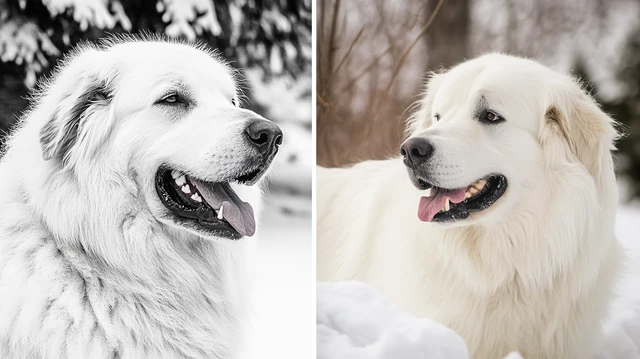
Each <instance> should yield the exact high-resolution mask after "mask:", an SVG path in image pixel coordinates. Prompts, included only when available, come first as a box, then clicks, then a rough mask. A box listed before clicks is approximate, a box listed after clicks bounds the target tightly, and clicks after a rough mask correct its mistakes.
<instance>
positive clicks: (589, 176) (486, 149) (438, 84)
mask: <svg viewBox="0 0 640 359" xmlns="http://www.w3.org/2000/svg"><path fill="white" fill-rule="evenodd" d="M481 95H484V96H485V100H486V103H487V104H488V105H489V106H490V107H491V108H492V109H493V110H496V111H497V112H499V113H500V114H501V115H503V116H504V118H505V119H506V122H503V123H500V124H493V125H483V124H481V123H480V122H478V120H477V119H476V118H474V110H475V109H476V108H477V103H478V99H479V97H480V96H481ZM436 113H438V114H439V115H440V117H441V119H440V120H439V121H435V119H434V117H435V114H436ZM409 134H410V136H411V137H416V136H417V137H419V136H421V137H425V138H428V139H430V141H432V142H433V144H434V147H435V151H434V163H435V164H436V165H435V168H436V169H438V173H439V175H437V176H436V178H437V181H438V183H436V185H439V186H446V187H447V188H455V187H457V186H466V185H469V184H471V183H473V182H475V181H476V180H477V179H478V178H481V177H483V176H486V175H488V174H491V173H501V174H503V175H505V176H506V177H507V179H508V183H509V186H508V188H507V191H506V193H505V194H504V195H503V196H502V197H501V198H500V199H499V200H498V201H497V202H496V203H495V204H494V205H493V206H491V207H490V208H489V209H487V210H485V211H482V212H475V213H472V214H471V216H470V217H469V218H468V219H467V220H463V221H459V222H455V223H454V224H447V225H441V224H437V223H424V222H421V221H420V220H418V218H417V210H418V201H419V198H420V197H421V196H422V195H424V194H423V193H421V192H420V191H419V190H418V189H416V188H415V187H414V186H413V185H412V184H411V182H410V180H409V178H408V176H407V170H406V168H405V166H404V165H403V163H402V160H401V159H400V158H393V159H389V160H386V161H366V162H362V163H359V164H357V165H355V166H353V167H350V168H344V169H324V168H319V169H318V180H317V181H318V182H317V183H318V196H317V198H318V227H317V228H318V278H319V280H322V281H337V280H353V279H355V280H362V281H365V282H368V283H370V284H372V285H373V286H375V287H376V288H378V289H379V290H381V291H382V292H383V293H384V294H386V295H387V296H388V297H389V298H390V299H391V300H392V301H393V302H395V303H396V304H398V305H400V306H401V307H402V308H404V309H405V310H408V311H410V312H412V313H415V314H417V315H419V316H427V317H429V318H432V319H434V320H436V321H438V322H440V323H442V324H444V325H446V326H448V327H450V328H452V329H454V330H455V331H456V332H457V333H459V334H460V335H461V336H462V337H463V338H464V339H465V341H466V342H467V345H468V347H469V351H470V353H471V354H472V357H473V358H476V359H483V358H501V357H503V356H506V355H507V354H508V353H509V352H511V351H519V352H520V353H522V355H523V357H524V358H527V359H533V358H563V359H572V358H585V357H587V355H588V353H590V350H591V349H592V348H594V346H595V345H597V342H598V339H599V334H600V327H601V322H602V320H603V319H604V317H605V316H606V313H607V308H608V304H609V302H610V300H611V297H612V295H613V294H612V292H613V288H612V287H613V281H614V279H615V277H616V273H617V271H618V267H619V265H620V262H621V260H622V254H621V249H620V246H619V244H618V242H617V241H616V239H615V238H614V234H613V225H614V220H615V212H616V203H617V189H616V188H617V187H616V182H615V176H614V168H613V164H612V158H611V153H610V151H611V150H612V149H614V148H613V141H614V140H615V136H616V132H615V129H614V127H613V120H611V119H610V118H609V117H608V116H607V115H605V114H604V113H603V112H602V111H601V110H600V109H599V108H598V105H597V104H596V103H595V102H594V101H593V100H592V99H591V97H590V96H589V95H588V94H586V93H585V92H584V91H583V90H582V89H581V87H580V85H579V84H578V83H577V82H576V81H575V80H574V79H572V78H571V77H569V76H566V75H562V74H558V73H555V72H553V71H552V70H550V69H548V68H546V67H544V66H542V65H540V64H538V63H536V62H534V61H531V60H526V59H521V58H516V57H511V56H506V55H499V54H490V55H485V56H482V57H479V58H477V59H474V60H471V61H468V62H465V63H462V64H460V65H458V66H456V67H454V68H452V69H451V70H449V71H447V72H445V73H441V74H434V75H433V76H432V77H431V79H430V81H429V84H428V88H427V91H426V93H425V94H424V96H423V98H422V100H421V103H420V109H419V110H418V111H417V112H416V114H415V115H414V116H413V118H412V121H411V123H410V129H409Z"/></svg>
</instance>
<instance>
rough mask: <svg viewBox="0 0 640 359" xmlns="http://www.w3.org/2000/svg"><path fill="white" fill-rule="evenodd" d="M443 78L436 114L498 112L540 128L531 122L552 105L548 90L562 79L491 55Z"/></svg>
mask: <svg viewBox="0 0 640 359" xmlns="http://www.w3.org/2000/svg"><path fill="white" fill-rule="evenodd" d="M439 76H443V78H442V80H441V81H440V84H439V86H438V88H437V89H436V93H435V96H434V101H433V111H434V112H448V111H451V110H455V111H458V110H459V109H466V110H467V111H466V112H468V113H469V114H473V113H474V111H475V112H477V111H478V109H480V108H481V109H487V110H489V109H490V110H494V111H497V112H499V113H500V114H501V115H503V116H504V117H505V118H507V120H508V121H510V122H511V123H522V125H524V126H525V127H527V128H528V129H530V130H535V128H536V127H537V126H536V124H535V122H531V121H529V119H536V118H539V119H542V116H543V114H544V111H545V109H546V107H547V105H548V102H549V98H548V97H549V91H548V87H549V86H552V84H553V83H557V82H558V79H559V77H560V76H559V75H558V74H557V73H555V72H554V71H552V70H551V69H549V68H547V67H545V66H543V65H541V64H539V63H537V62H535V61H532V60H528V59H523V58H518V57H514V56H508V55H501V54H491V55H485V56H482V57H479V58H477V59H474V60H470V61H467V62H464V63H462V64H460V65H458V66H455V67H453V68H452V69H450V70H449V71H447V72H445V73H443V74H441V75H439Z"/></svg>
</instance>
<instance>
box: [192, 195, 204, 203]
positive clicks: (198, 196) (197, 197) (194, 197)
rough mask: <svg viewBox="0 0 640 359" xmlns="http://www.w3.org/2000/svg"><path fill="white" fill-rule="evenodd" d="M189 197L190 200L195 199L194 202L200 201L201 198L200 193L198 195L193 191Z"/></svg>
mask: <svg viewBox="0 0 640 359" xmlns="http://www.w3.org/2000/svg"><path fill="white" fill-rule="evenodd" d="M191 199H192V200H194V201H196V202H202V198H201V197H200V195H199V194H197V193H194V194H193V195H192V196H191Z"/></svg>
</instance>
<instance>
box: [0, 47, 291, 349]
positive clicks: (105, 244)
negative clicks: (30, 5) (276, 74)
mask: <svg viewBox="0 0 640 359" xmlns="http://www.w3.org/2000/svg"><path fill="white" fill-rule="evenodd" d="M238 96H239V90H238V88H237V85H236V81H235V80H234V75H233V71H232V70H231V69H230V68H229V67H228V66H227V65H226V64H225V63H224V62H222V61H221V60H220V59H219V58H218V57H217V56H216V55H215V54H214V53H212V52H211V51H208V50H206V49H204V48H202V47H194V46H191V45H187V44H180V43H169V42H164V41H161V40H153V39H145V40H135V39H120V40H111V41H109V42H106V43H104V44H101V45H85V46H82V47H80V48H78V49H77V50H76V51H75V52H73V54H71V55H70V56H69V57H67V59H66V60H65V61H63V64H62V66H61V67H60V68H59V69H58V71H56V72H55V74H54V75H53V76H52V78H51V80H50V81H49V82H48V83H47V84H44V85H43V86H42V90H41V91H40V92H39V93H38V94H37V95H36V96H35V98H34V103H33V106H32V107H31V109H30V110H29V112H28V113H27V114H25V115H24V117H23V119H22V121H21V122H20V125H19V127H18V128H17V129H16V131H15V132H14V133H13V135H12V136H11V138H10V139H9V141H8V145H7V148H6V151H5V153H4V156H3V157H2V161H1V162H0V357H1V358H3V359H11V358H16V359H17V358H34V359H36V358H37V359H41V358H42V359H44V358H52V359H53V358H56V359H59V358H82V359H84V358H92V359H93V358H109V359H111V358H228V357H233V356H235V355H236V353H237V352H238V351H239V350H240V349H239V348H240V347H241V346H242V333H243V332H244V330H243V326H244V325H243V320H245V319H244V318H245V317H246V315H245V311H246V307H245V306H246V305H247V302H248V299H247V294H248V293H247V289H248V288H247V285H249V281H250V275H247V270H248V267H247V265H248V263H247V259H246V255H247V253H248V252H250V251H249V249H250V247H251V242H253V241H251V240H244V241H236V240H237V239H240V238H241V237H243V236H251V235H253V234H254V232H255V230H256V219H255V218H254V209H255V211H256V212H257V211H258V210H259V206H260V200H261V192H262V186H261V185H260V182H261V178H262V177H263V174H264V172H265V171H266V170H267V168H268V167H269V165H270V163H271V162H272V159H273V157H274V155H275V153H276V152H277V149H278V145H279V144H280V142H281V140H282V135H281V132H280V129H279V128H278V127H277V126H276V125H275V124H273V123H272V122H269V121H267V120H265V119H263V118H261V117H260V116H258V115H256V114H255V113H253V112H251V111H248V110H244V109H242V108H240V107H239V103H238Z"/></svg>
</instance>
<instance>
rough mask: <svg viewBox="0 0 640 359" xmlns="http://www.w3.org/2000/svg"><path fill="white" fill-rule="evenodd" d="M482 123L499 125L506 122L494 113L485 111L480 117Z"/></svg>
mask: <svg viewBox="0 0 640 359" xmlns="http://www.w3.org/2000/svg"><path fill="white" fill-rule="evenodd" d="M480 121H481V122H491V123H497V122H502V121H504V118H503V117H502V116H500V115H498V114H497V113H495V112H493V111H484V112H483V113H482V114H481V115H480Z"/></svg>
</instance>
